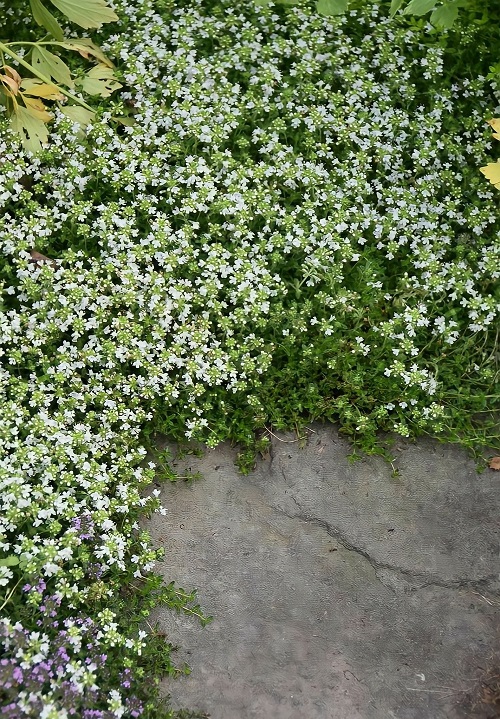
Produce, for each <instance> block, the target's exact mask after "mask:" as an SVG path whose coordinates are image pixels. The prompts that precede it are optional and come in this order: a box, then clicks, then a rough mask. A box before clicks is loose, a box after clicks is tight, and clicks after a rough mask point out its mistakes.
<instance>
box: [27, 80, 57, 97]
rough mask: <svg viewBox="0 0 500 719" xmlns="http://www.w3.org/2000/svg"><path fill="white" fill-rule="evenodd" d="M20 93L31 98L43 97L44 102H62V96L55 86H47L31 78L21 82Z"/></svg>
mask: <svg viewBox="0 0 500 719" xmlns="http://www.w3.org/2000/svg"><path fill="white" fill-rule="evenodd" d="M21 91H22V92H23V93H24V94H26V95H32V96H33V97H44V98H45V99H46V100H64V95H63V94H62V93H61V92H59V90H58V88H57V87H56V86H55V85H47V83H45V82H42V81H41V80H37V79H35V78H32V77H28V78H25V79H24V80H23V81H22V83H21Z"/></svg>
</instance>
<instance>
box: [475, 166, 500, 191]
mask: <svg viewBox="0 0 500 719" xmlns="http://www.w3.org/2000/svg"><path fill="white" fill-rule="evenodd" d="M479 170H480V171H481V172H482V173H483V175H484V176H485V177H486V179H487V180H489V181H490V182H491V184H492V185H494V186H495V187H496V188H497V190H500V162H490V163H489V164H488V165H486V166H485V167H480V168H479Z"/></svg>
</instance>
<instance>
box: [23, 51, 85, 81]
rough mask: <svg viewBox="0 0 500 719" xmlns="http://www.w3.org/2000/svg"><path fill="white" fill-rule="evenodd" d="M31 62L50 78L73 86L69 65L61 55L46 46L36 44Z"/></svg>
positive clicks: (36, 68)
mask: <svg viewBox="0 0 500 719" xmlns="http://www.w3.org/2000/svg"><path fill="white" fill-rule="evenodd" d="M31 64H32V65H33V67H34V68H35V70H38V71H39V72H41V73H42V75H45V76H46V77H48V78H52V79H53V80H55V82H58V83H60V84H61V85H67V87H73V86H74V84H75V83H74V82H73V79H72V77H71V72H70V70H69V67H68V66H67V65H66V63H65V62H63V61H62V60H61V58H60V57H57V55H54V53H52V52H49V51H48V50H46V49H45V48H44V47H40V46H39V45H36V46H35V47H34V48H33V52H32V53H31Z"/></svg>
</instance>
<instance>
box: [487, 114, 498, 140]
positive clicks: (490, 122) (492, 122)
mask: <svg viewBox="0 0 500 719" xmlns="http://www.w3.org/2000/svg"><path fill="white" fill-rule="evenodd" d="M488 125H491V127H492V128H493V130H494V132H493V137H494V138H495V140H500V117H496V118H494V119H493V120H488Z"/></svg>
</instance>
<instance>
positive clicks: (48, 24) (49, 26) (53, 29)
mask: <svg viewBox="0 0 500 719" xmlns="http://www.w3.org/2000/svg"><path fill="white" fill-rule="evenodd" d="M30 5H31V12H32V13H33V19H34V20H35V22H36V23H37V24H38V25H41V26H42V27H44V28H45V29H46V30H47V32H50V34H51V35H52V37H55V39H56V40H63V39H64V33H63V31H62V28H61V26H60V25H59V23H58V22H57V20H56V19H55V17H54V16H53V15H52V13H51V12H49V11H48V10H47V8H46V7H45V6H44V5H42V3H41V2H40V0H30Z"/></svg>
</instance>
